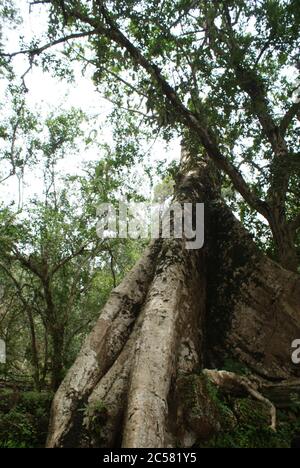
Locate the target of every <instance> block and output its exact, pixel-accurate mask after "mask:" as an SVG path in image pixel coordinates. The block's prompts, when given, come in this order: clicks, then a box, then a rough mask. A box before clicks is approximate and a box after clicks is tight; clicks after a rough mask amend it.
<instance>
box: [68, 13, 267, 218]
mask: <svg viewBox="0 0 300 468" xmlns="http://www.w3.org/2000/svg"><path fill="white" fill-rule="evenodd" d="M99 8H100V12H101V14H102V16H103V18H104V20H105V22H106V23H107V26H108V28H106V27H104V26H103V25H99V21H98V20H97V19H93V18H90V17H88V16H85V15H84V14H82V13H80V12H78V11H73V12H72V15H73V16H74V17H75V18H77V19H79V20H81V21H82V22H84V23H87V24H89V25H90V26H92V27H93V28H95V30H98V31H99V32H101V33H102V34H104V35H105V36H106V37H108V38H109V39H110V40H112V41H113V42H115V43H116V44H118V45H119V46H120V47H122V48H123V49H125V50H127V52H128V53H129V55H130V56H131V59H132V61H133V62H134V63H135V64H136V65H139V66H141V67H142V68H143V69H144V70H145V71H146V72H147V73H148V74H149V75H150V77H151V79H152V81H153V82H154V83H155V84H156V86H157V87H158V88H159V89H160V90H161V92H162V93H163V94H164V95H165V97H166V98H167V100H168V102H169V103H170V104H171V105H172V106H173V109H174V110H175V111H176V113H177V115H178V118H179V121H181V123H183V124H184V125H186V126H187V127H188V128H190V129H191V130H192V131H193V132H194V133H195V134H196V136H198V138H199V139H200V142H201V144H202V145H203V146H204V148H205V149H206V151H207V153H208V155H209V157H210V158H211V159H212V160H213V161H214V162H215V164H216V166H217V167H218V168H219V169H220V170H222V171H224V172H225V173H226V174H227V175H228V176H229V178H230V179H231V181H232V183H233V185H234V187H235V189H236V190H237V191H238V192H239V193H240V194H241V195H242V196H243V198H244V199H245V200H246V201H247V202H248V203H249V205H250V206H251V207H252V208H254V209H256V210H257V211H258V212H259V213H260V214H262V215H263V216H264V217H265V218H267V219H268V217H269V207H268V205H267V203H266V202H264V201H262V200H261V199H260V198H259V197H257V195H256V194H255V193H253V192H252V191H251V189H250V187H249V186H248V184H247V183H246V181H245V179H244V178H243V176H242V174H241V172H240V171H238V169H237V168H236V167H235V166H234V165H233V164H231V163H230V162H229V160H228V159H227V158H226V157H225V156H224V155H223V154H222V152H221V151H220V149H219V147H218V144H217V143H216V139H215V136H214V135H213V134H212V132H211V131H210V130H209V129H208V128H206V127H205V126H204V125H203V124H202V123H201V118H200V116H199V115H197V114H196V113H194V112H191V111H190V110H189V109H188V108H187V107H186V106H185V105H184V104H183V103H182V101H181V100H180V98H179V96H178V94H177V93H176V91H175V90H174V89H173V88H172V87H171V86H170V84H169V83H168V82H167V80H166V79H165V78H164V77H163V75H162V73H161V70H160V69H159V67H158V66H157V65H155V64H153V63H151V62H150V61H149V60H147V59H146V58H145V57H144V55H143V54H142V53H141V52H140V50H139V49H138V48H137V47H136V46H135V45H134V44H133V43H132V42H130V40H129V39H128V38H127V37H126V36H125V35H124V34H123V33H122V32H121V31H120V29H119V28H118V26H117V25H116V24H115V22H114V21H113V20H112V19H111V18H110V15H109V13H108V12H107V10H106V9H105V7H104V6H103V5H102V4H101V5H99Z"/></svg>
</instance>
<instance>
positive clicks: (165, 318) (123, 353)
mask: <svg viewBox="0 0 300 468" xmlns="http://www.w3.org/2000/svg"><path fill="white" fill-rule="evenodd" d="M215 180H216V178H215V175H214V173H213V170H212V169H211V168H210V167H209V164H207V163H206V162H205V161H199V160H198V161H195V160H193V158H190V157H188V155H187V154H186V153H184V154H183V161H182V167H181V174H180V177H179V179H178V186H177V191H176V198H177V200H178V201H180V202H183V201H188V202H205V204H206V247H205V249H202V250H187V249H186V248H185V241H184V240H178V239H177V240H176V239H174V240H157V241H155V242H153V244H152V245H151V246H150V247H149V249H148V250H147V251H146V252H145V254H144V256H143V257H142V259H141V260H140V261H139V262H138V264H137V265H136V266H135V268H134V269H133V270H132V271H131V273H130V274H129V275H128V276H127V277H126V278H125V279H124V281H123V282H122V284H121V285H120V286H118V287H117V288H116V289H115V290H114V291H113V292H112V294H111V297H110V299H109V301H108V303H107V304H106V306H105V307H104V310H103V311H102V313H101V315H100V318H99V320H98V322H97V324H96V326H95V328H94V330H93V331H92V333H91V334H90V336H89V337H88V338H87V340H86V342H85V344H84V346H83V348H82V350H81V352H80V354H79V356H78V358H77V360H76V362H75V364H74V365H73V367H72V368H71V369H70V371H69V373H68V374H67V376H66V378H65V380H64V381H63V383H62V385H61V386H60V388H59V390H58V392H57V394H56V396H55V399H54V402H53V406H52V413H51V421H50V428H49V437H48V442H47V446H48V447H87V446H89V447H118V446H123V447H130V448H135V447H174V446H178V444H180V445H181V446H184V447H187V446H191V445H192V444H193V443H194V442H195V440H196V439H197V437H199V436H201V435H203V433H204V432H205V433H209V432H210V430H211V425H213V422H212V421H211V419H210V417H209V415H214V408H213V405H212V402H211V401H209V399H207V401H206V407H205V408H202V409H203V411H201V414H202V419H201V424H199V420H198V419H197V418H196V420H195V415H194V414H193V415H191V416H190V417H189V416H188V414H187V413H188V411H186V410H185V399H186V398H188V394H190V391H189V389H190V388H195V381H194V377H193V376H195V375H199V372H200V371H201V370H202V369H204V368H205V367H209V368H219V369H221V368H222V364H223V361H224V359H225V357H226V356H231V357H234V358H236V359H238V360H239V362H241V363H245V364H246V365H247V366H248V367H249V368H250V369H252V372H253V374H254V375H256V376H262V377H264V379H265V380H268V379H269V380H277V379H278V380H280V379H289V378H290V377H292V376H297V373H298V374H299V372H298V369H297V368H296V367H295V366H293V364H292V361H291V343H292V342H293V340H294V339H296V338H299V337H300V307H299V305H300V278H299V276H298V275H296V274H295V273H291V272H288V271H286V270H284V269H283V268H281V267H280V266H279V265H277V264H276V263H274V262H272V261H271V260H269V259H268V258H266V257H265V256H264V255H262V254H261V253H260V252H259V251H258V250H257V248H256V246H255V244H254V243H253V241H252V239H251V237H250V236H249V234H248V233H247V232H246V231H245V230H244V228H243V227H242V226H241V224H240V223H239V222H238V221H237V220H236V219H235V218H234V216H233V215H232V213H231V212H230V210H229V209H228V208H227V207H226V205H225V204H224V202H223V201H222V200H221V198H220V195H219V190H218V185H217V183H216V182H215ZM199 385H200V383H199V382H198V381H197V386H199ZM191 386H192V387H191ZM200 386H201V385H200ZM185 392H186V393H185ZM254 394H255V392H254ZM198 403H199V402H198ZM201 405H203V401H202V403H201ZM215 419H216V418H215Z"/></svg>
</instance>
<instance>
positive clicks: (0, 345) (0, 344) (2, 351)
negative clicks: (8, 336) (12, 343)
mask: <svg viewBox="0 0 300 468" xmlns="http://www.w3.org/2000/svg"><path fill="white" fill-rule="evenodd" d="M5 363H6V344H5V341H3V340H1V338H0V364H5Z"/></svg>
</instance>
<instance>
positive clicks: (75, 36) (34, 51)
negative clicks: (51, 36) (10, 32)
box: [0, 29, 99, 59]
mask: <svg viewBox="0 0 300 468" xmlns="http://www.w3.org/2000/svg"><path fill="white" fill-rule="evenodd" d="M98 33H99V31H98V29H94V30H92V31H86V32H81V33H74V34H69V35H68V36H64V37H61V38H60V39H56V40H55V41H52V42H48V44H45V45H43V46H42V47H36V48H33V49H25V50H19V51H18V52H13V53H11V54H4V53H2V52H1V53H0V57H8V58H9V59H12V58H14V57H16V56H18V55H29V56H31V57H34V56H35V55H40V54H41V53H43V52H45V51H46V50H47V49H50V48H51V47H54V46H56V45H59V44H63V43H65V42H67V41H69V40H71V39H80V38H83V37H89V36H92V35H94V34H98Z"/></svg>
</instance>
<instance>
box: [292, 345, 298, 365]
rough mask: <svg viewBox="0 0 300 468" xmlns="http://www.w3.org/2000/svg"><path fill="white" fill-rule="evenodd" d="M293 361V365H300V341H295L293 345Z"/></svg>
mask: <svg viewBox="0 0 300 468" xmlns="http://www.w3.org/2000/svg"><path fill="white" fill-rule="evenodd" d="M292 349H293V350H294V351H293V353H292V361H293V364H300V340H294V341H293V343H292Z"/></svg>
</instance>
